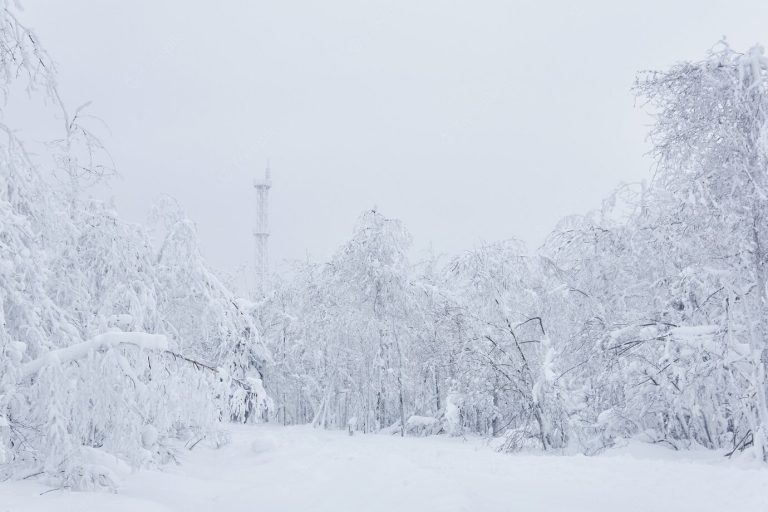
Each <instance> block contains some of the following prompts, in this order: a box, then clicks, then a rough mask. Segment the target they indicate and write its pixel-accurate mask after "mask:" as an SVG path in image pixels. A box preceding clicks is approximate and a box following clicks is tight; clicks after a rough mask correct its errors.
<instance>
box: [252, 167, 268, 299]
mask: <svg viewBox="0 0 768 512" xmlns="http://www.w3.org/2000/svg"><path fill="white" fill-rule="evenodd" d="M253 186H254V187H255V188H256V227H255V229H254V230H253V237H254V239H255V241H256V269H255V270H256V296H257V297H262V296H264V295H265V294H266V291H267V276H268V274H269V251H268V242H269V189H270V188H272V170H271V168H270V164H269V160H267V168H266V170H265V172H264V179H262V180H259V179H257V180H255V181H254V182H253Z"/></svg>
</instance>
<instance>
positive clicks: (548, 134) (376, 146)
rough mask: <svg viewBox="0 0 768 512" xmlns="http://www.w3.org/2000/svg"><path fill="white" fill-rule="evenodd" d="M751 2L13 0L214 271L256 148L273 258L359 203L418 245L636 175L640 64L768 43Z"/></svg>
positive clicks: (643, 167) (144, 202) (239, 218)
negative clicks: (403, 229)
mask: <svg viewBox="0 0 768 512" xmlns="http://www.w3.org/2000/svg"><path fill="white" fill-rule="evenodd" d="M766 19H768V3H765V2H760V1H753V2H733V1H728V2H725V1H723V2H715V1H710V2H700V1H680V2H674V3H670V2H664V1H645V2H608V1H605V2H594V1H593V2H578V3H577V2H565V1H562V2H512V1H506V2H502V1H479V2H478V1H472V2H470V1H466V2H462V1H450V2H447V1H438V0H430V1H414V0H409V1H397V2H392V1H366V2H360V1H337V0H333V1H326V2H310V1H280V2H276V1H275V2H265V1H227V2H220V3H213V2H182V1H170V0H169V1H164V2H150V1H134V2H92V1H90V2H89V1H83V0H72V1H67V2H52V1H47V2H42V1H30V2H26V3H25V11H24V12H23V13H22V20H23V21H24V22H25V23H26V24H27V25H30V26H32V27H33V28H34V29H35V30H36V31H37V33H38V36H39V38H40V39H41V40H42V42H43V44H44V45H45V47H46V48H47V49H48V51H49V52H50V53H51V55H52V56H53V58H54V59H55V60H56V61H57V63H58V66H59V80H60V89H61V92H62V94H63V97H64V100H65V101H66V102H67V103H68V104H70V105H73V106H77V105H79V104H81V103H84V102H86V101H92V102H93V103H92V105H91V107H90V108H89V112H90V113H92V114H94V115H97V116H98V117H100V118H101V119H103V120H104V121H105V123H106V125H107V126H108V129H106V128H102V127H100V125H96V131H97V133H99V134H100V135H101V137H102V139H103V141H104V143H105V144H106V145H107V147H108V148H109V150H110V152H111V154H112V156H113V158H114V160H115V164H116V167H117V170H118V172H119V176H118V177H117V178H115V179H114V180H112V181H111V184H110V188H109V190H108V191H106V192H105V191H103V190H94V191H92V193H94V194H97V195H104V196H106V197H113V198H114V201H115V203H116V204H117V206H118V209H119V210H120V212H121V213H122V215H123V216H125V217H126V218H128V219H131V220H136V221H143V220H144V218H145V216H146V214H147V211H148V210H149V208H150V206H151V204H152V202H153V201H154V200H155V199H156V198H157V197H158V196H159V195H160V194H169V195H172V196H174V197H176V198H177V199H178V200H179V201H180V202H181V204H183V205H184V207H185V208H186V209H187V211H188V213H189V215H190V216H191V217H192V218H193V219H194V220H195V222H196V223H197V225H198V229H199V235H200V238H201V240H202V244H203V250H204V252H205V254H206V256H207V257H208V258H209V260H210V261H211V262H212V263H213V265H214V266H215V267H218V268H220V269H223V270H226V271H235V270H236V269H238V268H239V267H242V266H243V265H248V264H250V262H252V259H253V239H252V236H251V230H252V228H253V225H254V200H255V193H254V190H253V187H252V182H253V180H254V178H258V177H260V176H261V175H262V173H263V171H264V167H265V165H266V162H267V161H270V162H271V167H272V172H273V183H274V187H273V189H272V195H271V215H270V216H271V228H272V233H273V235H272V238H271V247H270V250H271V260H272V261H273V262H280V261H282V260H285V259H294V258H305V257H307V255H309V256H313V257H317V258H320V257H324V256H327V255H328V254H329V253H331V252H332V251H333V250H334V248H335V247H337V246H338V245H339V244H340V243H341V242H342V241H343V240H344V239H345V238H346V237H347V236H348V235H349V233H350V232H351V229H352V226H353V225H354V222H355V219H356V218H357V216H358V215H359V214H360V212H362V211H363V210H365V209H367V208H371V207H374V206H375V207H377V208H378V209H379V210H380V211H382V212H383V213H385V214H386V215H388V216H391V217H397V218H400V219H402V220H403V221H404V222H405V224H406V225H407V226H408V228H409V229H410V231H411V233H412V234H413V237H414V244H415V245H414V247H415V251H416V252H417V253H421V252H423V251H426V250H429V249H431V250H433V251H435V252H449V253H450V252H456V251H461V250H462V249H468V248H472V247H473V246H476V245H477V244H478V243H481V242H482V241H494V240H499V239H504V238H509V237H517V238H520V239H522V240H524V241H526V242H527V243H528V244H529V246H530V247H532V248H535V247H536V246H537V245H538V244H540V243H541V241H542V240H543V238H544V236H545V235H546V233H547V232H548V231H549V230H550V229H552V227H553V226H554V225H555V223H556V222H557V221H558V219H560V218H561V217H563V216H565V215H568V214H572V213H580V212H585V211H587V210H589V209H592V208H595V207H598V206H599V205H600V202H601V200H602V199H603V198H604V197H605V196H606V195H607V194H608V193H609V192H610V191H611V190H612V189H613V188H614V187H615V186H616V185H618V184H619V183H620V182H633V181H638V180H641V179H644V178H648V177H650V175H651V164H652V162H651V161H650V160H649V159H648V158H647V157H644V156H643V154H644V153H645V152H646V151H647V145H646V142H645V133H646V130H647V125H648V123H649V122H650V120H649V118H648V117H647V115H646V114H645V113H644V112H643V111H642V109H641V108H639V106H637V105H636V104H635V103H636V102H635V99H634V97H633V94H632V92H631V86H632V83H633V79H634V76H635V74H636V72H637V71H639V70H643V69H656V68H665V67H668V66H669V65H671V64H672V63H673V62H674V61H675V60H676V59H680V60H682V59H698V58H703V57H704V56H705V54H706V51H707V50H708V48H710V47H711V46H712V45H713V44H715V43H716V42H717V41H718V40H720V39H721V38H722V37H723V36H727V38H728V41H729V43H730V44H731V45H732V46H734V47H735V48H737V49H743V50H746V49H747V48H748V47H749V46H751V45H752V44H754V43H756V42H760V41H761V40H762V41H763V42H765V41H766V39H768V38H766V32H765V27H764V21H765V20H766Z"/></svg>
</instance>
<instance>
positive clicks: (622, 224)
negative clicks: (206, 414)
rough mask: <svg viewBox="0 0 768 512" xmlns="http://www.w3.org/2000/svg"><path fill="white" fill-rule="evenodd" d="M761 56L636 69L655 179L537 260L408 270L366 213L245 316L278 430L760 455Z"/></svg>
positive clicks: (401, 243)
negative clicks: (264, 349) (263, 353)
mask: <svg viewBox="0 0 768 512" xmlns="http://www.w3.org/2000/svg"><path fill="white" fill-rule="evenodd" d="M767 64H768V61H767V60H766V58H765V57H764V56H763V51H762V48H760V47H755V48H753V49H751V50H750V51H749V52H748V53H747V54H740V53H737V52H735V51H733V50H732V49H730V48H729V47H727V46H726V45H724V44H721V45H719V46H718V47H716V48H715V49H714V50H712V51H711V52H710V54H709V55H708V57H707V58H706V59H705V60H703V61H700V62H685V63H681V64H678V65H676V66H674V67H672V68H671V69H670V70H669V71H666V72H651V73H644V74H642V75H640V77H639V78H638V80H637V82H636V84H635V91H636V93H637V94H638V96H639V98H640V99H641V100H642V101H643V103H644V104H645V105H647V106H648V107H649V108H650V109H652V112H653V115H654V119H655V124H654V126H653V129H652V131H651V134H650V138H651V141H652V144H653V154H654V156H655V159H656V163H657V166H656V170H655V174H654V176H653V177H652V179H650V180H649V183H648V185H645V184H643V185H637V186H624V187H622V188H620V189H618V190H617V191H616V193H615V194H614V195H613V196H612V197H610V198H608V200H606V201H605V202H604V204H603V206H602V208H601V209H599V210H597V211H594V212H591V213H589V214H587V215H584V216H574V217H569V218H567V219H564V220H563V221H562V222H561V223H560V224H559V225H558V226H557V227H556V228H555V230H554V231H553V232H552V233H551V234H550V235H549V237H548V238H547V241H546V243H545V244H544V245H543V246H542V247H541V248H540V249H539V250H537V251H536V252H535V253H530V252H529V251H527V250H526V249H525V248H524V247H523V246H522V245H521V244H520V243H517V242H514V241H509V242H503V243H498V244H489V245H486V246H483V247H481V248H479V249H476V250H473V251H468V252H466V253H464V254H462V255H460V256H458V257H456V258H453V259H451V260H450V261H439V260H435V261H426V262H421V263H418V264H413V263H411V262H409V261H408V257H407V255H408V253H409V244H410V238H409V236H408V234H407V232H406V230H405V229H404V227H403V225H402V224H401V223H400V222H399V221H397V220H393V219H388V218H385V217H384V216H383V215H382V214H381V213H379V212H376V211H370V212H366V213H365V214H364V215H363V216H362V217H361V219H360V221H359V222H358V225H357V227H356V229H355V231H354V233H353V236H352V238H351V239H350V240H349V241H348V242H347V243H345V244H344V245H343V246H342V247H341V248H340V249H339V250H338V251H337V252H336V254H335V255H334V256H333V257H332V258H331V259H330V260H329V261H327V262H323V263H318V264H311V263H307V264H300V265H297V266H296V268H295V270H294V272H293V274H292V275H291V276H290V277H289V278H284V279H282V280H280V281H278V282H277V283H276V286H275V291H274V293H273V294H272V295H270V296H269V297H268V299H267V301H266V303H265V304H264V307H263V308H262V309H261V310H260V312H259V314H260V319H259V322H260V325H261V329H263V331H264V333H265V338H266V341H267V343H268V345H269V348H270V350H271V352H272V362H271V363H270V365H269V367H268V368H267V373H266V380H267V382H268V386H269V390H270V393H271V396H272V397H273V399H274V400H275V406H276V409H275V410H274V411H273V413H274V414H275V416H276V418H277V420H278V421H280V422H283V423H286V424H293V423H305V422H314V423H315V424H319V425H323V426H326V427H332V428H350V429H356V430H361V431H364V432H372V431H380V430H382V429H385V430H387V431H391V432H399V433H409V432H413V433H437V432H449V433H452V434H461V433H462V432H474V433H479V434H482V435H488V436H498V437H500V438H502V440H503V441H502V442H503V446H504V447H505V448H506V449H508V450H517V449H521V448H525V447H537V448H540V449H544V450H567V451H581V452H584V453H595V452H598V451H599V450H601V449H603V448H604V447H607V446H611V445H613V444H615V443H616V442H617V441H618V440H621V439H626V438H631V437H636V438H640V439H642V440H645V441H648V442H653V443H663V444H665V445H668V446H670V447H674V448H686V447H690V446H693V445H700V446H704V447H707V448H711V449H720V450H725V451H727V452H729V453H730V452H735V451H742V450H745V449H751V450H753V451H754V453H755V454H757V456H758V457H761V458H763V459H765V458H766V454H767V453H768V452H767V451H766V450H767V449H768V446H766V435H767V433H766V427H768V408H766V364H768V351H766V346H767V345H766V340H768V325H767V324H766V320H767V319H768V302H767V300H768V297H767V295H768V281H766V268H765V265H766V257H767V249H768V230H767V228H768V222H767V221H766V215H768V208H767V207H768V151H767V146H766V143H767V141H768V125H767V124H766V122H767V121H768V85H767V82H766V72H767V71H766V68H767Z"/></svg>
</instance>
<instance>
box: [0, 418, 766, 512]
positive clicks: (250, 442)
mask: <svg viewBox="0 0 768 512" xmlns="http://www.w3.org/2000/svg"><path fill="white" fill-rule="evenodd" d="M230 429H231V434H232V443H231V444H229V445H227V446H225V447H223V448H221V449H219V450H214V449H211V448H208V447H203V446H202V445H199V446H198V447H196V448H195V450H193V451H185V452H184V454H183V455H182V458H181V462H182V464H181V465H180V466H166V467H164V468H162V469H161V470H151V471H150V470H144V471H140V472H137V473H134V474H132V475H130V476H128V477H127V478H125V479H124V480H123V485H122V486H121V488H120V490H119V492H118V493H117V494H111V493H106V492H70V491H67V490H56V491H52V492H48V493H46V494H43V495H40V493H42V492H45V491H47V490H49V488H48V487H45V486H44V485H42V484H41V483H39V482H36V481H33V480H31V479H30V480H23V481H14V482H3V483H0V510H2V511H4V512H5V511H6V510H9V511H13V512H37V511H44V510H57V511H62V512H65V511H82V510H98V511H100V512H129V511H130V512H133V511H137V510H141V511H143V512H167V511H185V512H187V511H188V512H194V511H211V510H216V511H220V512H229V511H235V510H258V511H260V512H271V511H280V512H292V511H296V512H304V511H307V512H309V511H313V512H325V511H333V512H344V511H352V510H361V511H362V510H364V511H366V512H377V511H382V512H384V511H386V512H392V511H399V512H408V511H423V510H438V511H441V512H454V511H479V512H494V511H510V510H523V511H562V510H568V511H569V512H578V511H589V512H600V511H612V512H613V511H618V510H621V511H622V512H632V511H643V512H647V511H649V510H653V511H655V512H663V511H682V510H696V511H700V512H707V511H723V510H738V511H740V512H751V511H764V510H768V469H766V468H765V467H764V466H758V465H754V466H753V465H751V464H748V463H747V462H746V460H745V459H742V460H735V461H730V460H727V459H724V458H723V457H722V456H719V455H717V454H714V453H713V452H708V451H703V450H702V451H694V452H687V453H680V452H674V451H671V450H668V449H665V448H661V447H659V446H654V445H647V444H630V445H628V446H625V447H624V448H621V449H617V450H614V451H612V452H609V453H607V454H606V455H602V456H596V457H584V456H547V455H505V454H500V453H497V452H495V451H493V450H492V449H491V448H490V447H488V446H487V445H486V444H484V443H483V442H482V441H480V440H478V439H474V438H469V439H467V440H462V439H461V438H454V437H449V436H437V437H428V438H408V437H406V438H400V437H399V436H387V435H375V434H370V435H362V434H361V435H355V436H349V435H347V434H345V433H344V432H342V431H325V430H320V429H313V428H312V427H309V426H302V427H279V426H271V425H246V426H235V427H230Z"/></svg>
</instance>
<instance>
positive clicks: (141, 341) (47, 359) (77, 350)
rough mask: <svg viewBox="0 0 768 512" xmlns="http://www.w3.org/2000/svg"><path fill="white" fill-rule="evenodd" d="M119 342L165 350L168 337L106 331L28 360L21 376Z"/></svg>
mask: <svg viewBox="0 0 768 512" xmlns="http://www.w3.org/2000/svg"><path fill="white" fill-rule="evenodd" d="M120 344H127V345H135V346H136V347H139V348H141V349H145V350H166V349H168V339H167V338H166V337H165V336H163V335H161V334H147V333H144V332H120V331H114V332H107V333H104V334H99V335H98V336H94V337H93V338H92V339H90V340H88V341H83V342H82V343H77V344H75V345H70V346H69V347H65V348H61V349H57V350H51V351H50V352H47V353H46V354H43V355H42V356H41V357H39V358H37V359H35V360H33V361H30V362H28V363H26V364H25V365H23V366H22V367H21V375H22V377H28V376H31V375H33V374H35V373H37V371H38V370H40V368H42V367H43V366H45V365H48V364H51V363H54V362H57V361H58V362H60V363H63V362H67V361H74V360H76V359H82V358H84V357H86V356H87V355H88V354H89V353H90V352H91V351H95V350H98V349H100V348H106V347H114V346H117V345H120Z"/></svg>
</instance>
